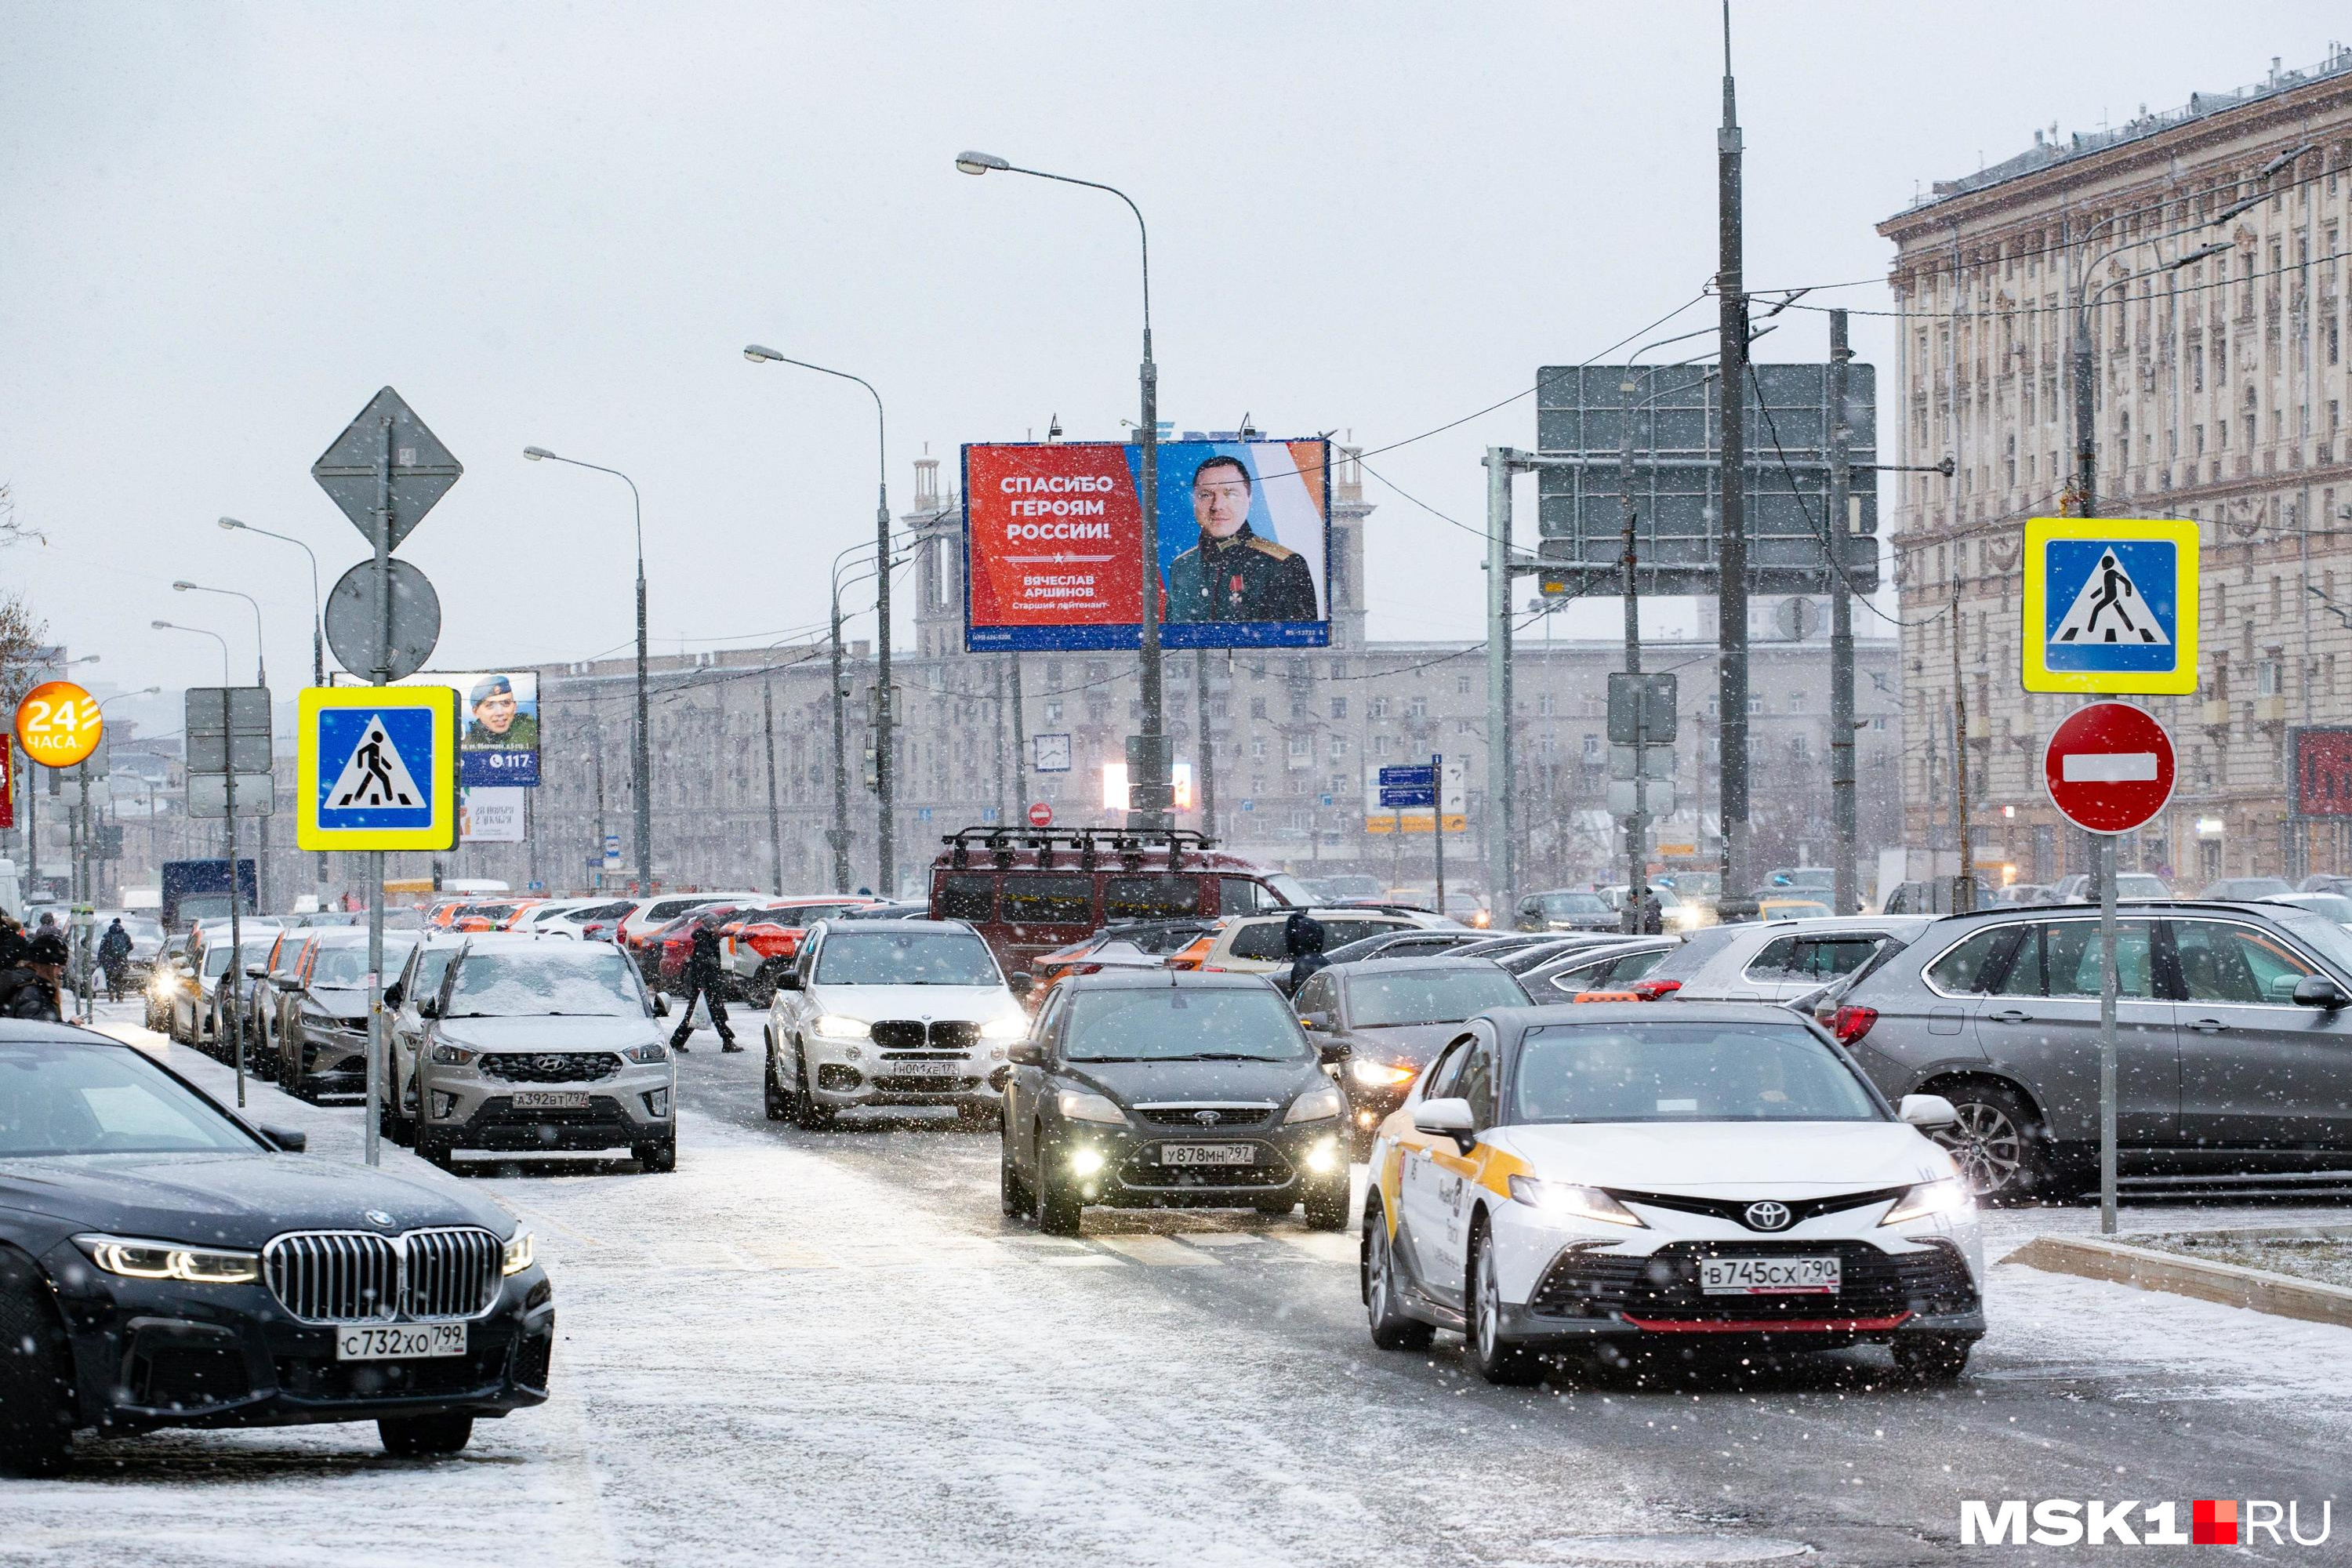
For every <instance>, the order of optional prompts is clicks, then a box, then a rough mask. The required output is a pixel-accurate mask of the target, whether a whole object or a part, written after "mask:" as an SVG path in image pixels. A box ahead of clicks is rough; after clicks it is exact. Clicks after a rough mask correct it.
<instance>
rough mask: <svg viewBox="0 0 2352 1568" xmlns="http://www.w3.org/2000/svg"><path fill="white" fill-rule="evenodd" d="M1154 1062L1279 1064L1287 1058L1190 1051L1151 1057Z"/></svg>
mask: <svg viewBox="0 0 2352 1568" xmlns="http://www.w3.org/2000/svg"><path fill="white" fill-rule="evenodd" d="M1289 1059H1290V1058H1287V1057H1262V1056H1259V1055H1257V1054H1256V1053H1255V1052H1253V1051H1191V1052H1188V1053H1186V1054H1185V1055H1183V1056H1181V1057H1153V1058H1150V1060H1152V1061H1155V1062H1279V1061H1287V1060H1289Z"/></svg>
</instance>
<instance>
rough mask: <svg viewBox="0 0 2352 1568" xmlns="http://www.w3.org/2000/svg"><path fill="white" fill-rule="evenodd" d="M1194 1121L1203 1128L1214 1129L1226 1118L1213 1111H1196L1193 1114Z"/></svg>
mask: <svg viewBox="0 0 2352 1568" xmlns="http://www.w3.org/2000/svg"><path fill="white" fill-rule="evenodd" d="M1192 1120H1193V1121H1197V1122H1199V1123H1200V1124H1201V1125H1202V1126H1203V1127H1214V1126H1215V1125H1216V1124H1217V1123H1218V1122H1220V1121H1223V1120H1224V1118H1223V1116H1221V1115H1219V1114H1218V1113H1217V1112H1216V1111H1213V1110H1196V1111H1194V1112H1192Z"/></svg>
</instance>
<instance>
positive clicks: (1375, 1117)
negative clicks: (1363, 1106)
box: [1356, 1110, 1381, 1127]
mask: <svg viewBox="0 0 2352 1568" xmlns="http://www.w3.org/2000/svg"><path fill="white" fill-rule="evenodd" d="M1380 1120H1381V1118H1380V1113H1379V1112H1378V1111H1373V1110H1359V1111H1358V1112H1356V1125H1357V1126H1359V1127H1375V1126H1378V1125H1379V1124H1380Z"/></svg>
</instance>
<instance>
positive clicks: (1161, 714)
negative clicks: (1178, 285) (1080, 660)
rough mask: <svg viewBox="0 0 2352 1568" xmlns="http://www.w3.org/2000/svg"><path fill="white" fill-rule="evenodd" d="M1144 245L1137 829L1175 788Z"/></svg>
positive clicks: (1164, 812) (1163, 809)
mask: <svg viewBox="0 0 2352 1568" xmlns="http://www.w3.org/2000/svg"><path fill="white" fill-rule="evenodd" d="M1135 221H1136V224H1137V226H1139V227H1140V226H1141V225H1142V223H1143V215H1142V214H1141V213H1138V214H1137V215H1136V219H1135ZM1145 246H1146V248H1145V251H1144V258H1145V259H1144V263H1143V276H1144V285H1143V365H1142V369H1141V371H1140V373H1139V379H1140V381H1141V384H1142V390H1143V410H1142V412H1143V427H1142V428H1141V429H1140V430H1139V431H1137V432H1136V434H1137V435H1138V437H1140V441H1141V446H1142V448H1143V452H1142V457H1143V461H1142V465H1141V466H1142V473H1141V474H1140V476H1139V481H1140V482H1139V489H1140V490H1141V497H1140V500H1141V501H1142V508H1143V573H1142V595H1143V603H1142V605H1141V606H1140V608H1141V612H1142V613H1141V617H1140V621H1139V625H1140V626H1141V633H1142V635H1141V638H1140V641H1141V649H1140V652H1141V667H1142V668H1141V670H1140V674H1141V678H1142V686H1143V733H1142V734H1140V735H1139V736H1137V737H1136V741H1137V742H1138V744H1137V747H1136V755H1135V758H1134V760H1133V763H1132V765H1130V766H1129V770H1128V771H1129V774H1130V776H1131V777H1132V779H1133V781H1134V783H1133V787H1132V788H1131V789H1130V790H1129V795H1128V799H1129V802H1130V804H1131V806H1132V809H1131V810H1130V811H1129V814H1128V815H1129V819H1130V820H1131V821H1132V822H1133V823H1134V825H1135V826H1138V827H1168V826H1172V825H1173V818H1172V816H1171V811H1170V807H1171V805H1172V804H1173V803H1174V796H1175V791H1174V790H1173V789H1172V788H1171V786H1170V784H1169V782H1168V778H1169V773H1170V768H1169V758H1170V755H1171V752H1170V748H1169V744H1168V725H1167V718H1166V708H1165V699H1164V695H1163V689H1162V686H1161V680H1160V367H1159V366H1158V365H1156V364H1154V363H1152V359H1151V282H1150V279H1151V261H1150V241H1149V240H1147V241H1146V242H1145Z"/></svg>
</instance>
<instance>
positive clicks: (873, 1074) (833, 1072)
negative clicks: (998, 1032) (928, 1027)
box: [804, 1039, 1013, 1110]
mask: <svg viewBox="0 0 2352 1568" xmlns="http://www.w3.org/2000/svg"><path fill="white" fill-rule="evenodd" d="M804 1048H805V1049H806V1052H807V1055H808V1075H809V1079H808V1081H809V1091H810V1095H811V1097H812V1098H813V1099H814V1100H815V1101H816V1102H817V1103H818V1104H819V1105H822V1106H826V1107H829V1108H831V1109H833V1110H850V1109H852V1108H855V1107H857V1106H873V1105H985V1106H993V1105H995V1104H997V1103H998V1101H999V1100H1001V1098H1002V1097H1003V1089H1004V1080H1005V1079H1007V1078H1009V1077H1011V1076H1012V1072H1013V1068H1012V1066H1011V1064H1009V1063H1008V1062H1006V1061H1005V1059H1004V1058H1003V1054H1002V1052H1003V1047H995V1046H984V1045H979V1046H972V1047H969V1048H967V1049H965V1050H964V1051H962V1052H961V1053H958V1054H954V1055H949V1054H947V1053H943V1052H940V1051H922V1052H908V1053H902V1054H892V1053H886V1052H883V1051H881V1050H879V1049H877V1047H874V1046H873V1045H871V1044H852V1043H849V1042H843V1043H841V1044H835V1043H834V1042H832V1041H829V1040H821V1039H819V1040H810V1041H809V1042H807V1045H806V1047H804ZM942 1065H943V1066H945V1067H946V1068H947V1069H948V1070H946V1071H936V1072H935V1071H932V1070H929V1069H931V1068H934V1067H938V1066H942Z"/></svg>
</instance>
